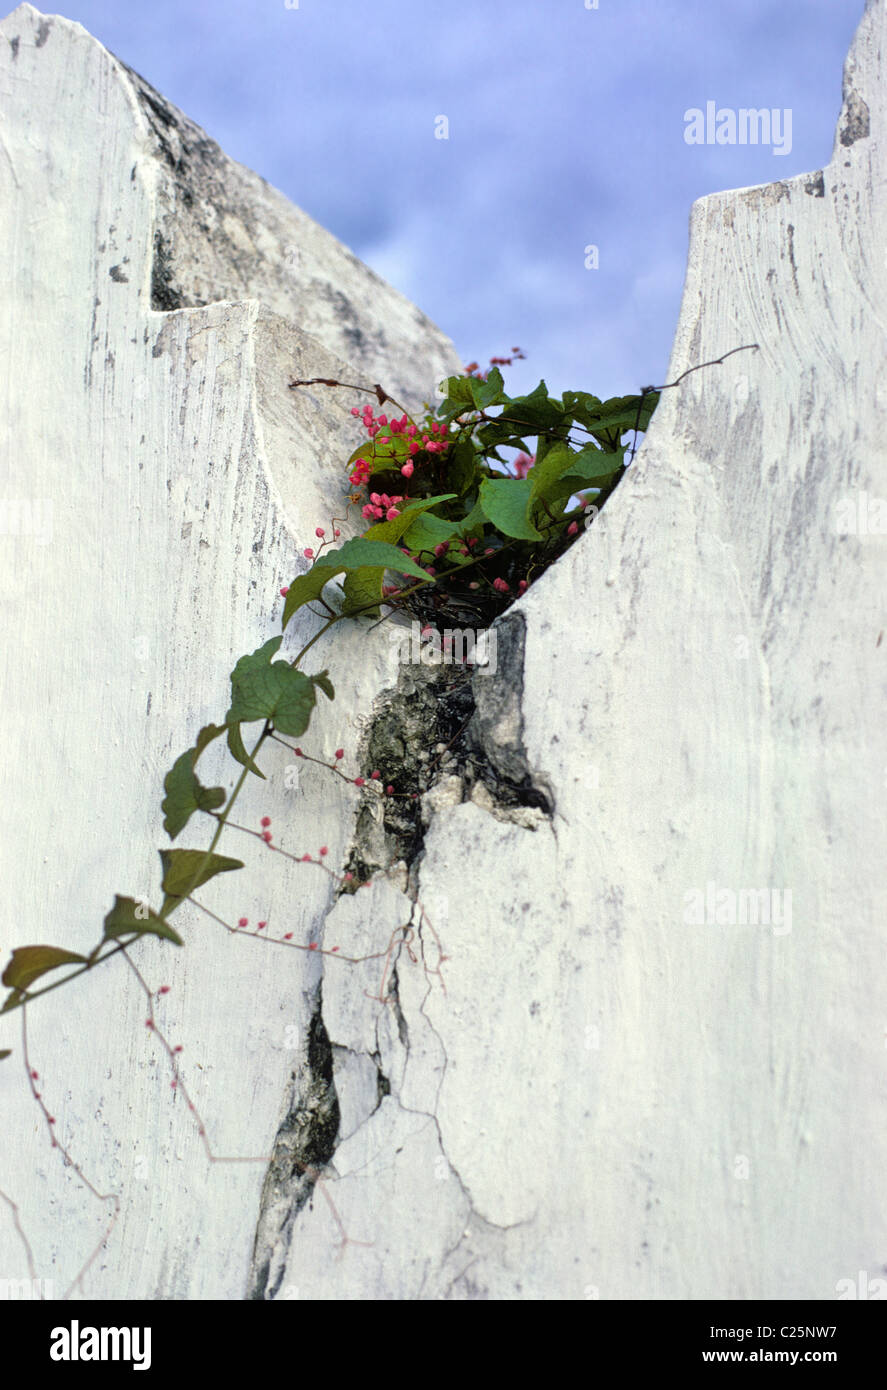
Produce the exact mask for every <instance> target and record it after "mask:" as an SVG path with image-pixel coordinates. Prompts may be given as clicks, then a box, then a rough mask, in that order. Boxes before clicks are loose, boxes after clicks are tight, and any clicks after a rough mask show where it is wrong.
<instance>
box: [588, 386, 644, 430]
mask: <svg viewBox="0 0 887 1390" xmlns="http://www.w3.org/2000/svg"><path fill="white" fill-rule="evenodd" d="M658 401H659V393H658V392H656V391H651V392H650V393H649V395H646V396H644V397H641V396H612V397H611V398H610V400H608V401H604V402H603V404H602V405H600V406H599V407H598V410H597V413H596V414H595V415H593V416H591V418H590V419H589V420H588V421H587V422H583V423H587V425H588V428H589V429H590V430H591V431H592V433H593V434H594V437H595V439H599V438H600V437H601V436H602V435H610V436H613V437H615V438H618V437H621V436H622V435H623V434H625V432H626V431H627V430H633V429H635V428H637V429H639V430H645V429H646V428H647V426H648V425H649V423H650V416H651V415H652V414H653V411H654V410H655V409H656V406H657V404H658Z"/></svg>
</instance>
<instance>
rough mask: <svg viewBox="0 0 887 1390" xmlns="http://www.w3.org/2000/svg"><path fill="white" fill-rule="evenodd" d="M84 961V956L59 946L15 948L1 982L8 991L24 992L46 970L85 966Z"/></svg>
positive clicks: (85, 959)
mask: <svg viewBox="0 0 887 1390" xmlns="http://www.w3.org/2000/svg"><path fill="white" fill-rule="evenodd" d="M86 961H87V958H86V956H81V955H78V953H77V952H76V951H65V950H63V949H62V947H61V946H16V948H15V950H14V951H13V953H12V959H11V960H10V962H9V964H8V965H7V967H6V969H5V970H4V971H3V975H2V982H3V984H4V985H8V986H9V988H10V989H18V990H26V989H28V987H29V986H30V985H32V984H33V983H34V981H35V980H39V978H40V976H41V975H45V974H46V972H47V970H57V969H58V967H59V966H60V965H77V964H80V965H85V964H86Z"/></svg>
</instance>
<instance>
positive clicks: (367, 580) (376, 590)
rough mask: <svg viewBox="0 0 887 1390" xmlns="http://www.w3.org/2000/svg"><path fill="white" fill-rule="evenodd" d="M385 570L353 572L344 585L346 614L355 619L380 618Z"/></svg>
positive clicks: (348, 575)
mask: <svg viewBox="0 0 887 1390" xmlns="http://www.w3.org/2000/svg"><path fill="white" fill-rule="evenodd" d="M384 583H385V571H384V569H369V568H368V569H360V570H352V571H351V573H350V574H346V576H345V582H344V584H343V585H342V587H343V589H344V590H345V612H346V613H351V614H353V615H354V616H355V617H362V618H378V616H379V604H380V603H381V602H382V586H383V584H384Z"/></svg>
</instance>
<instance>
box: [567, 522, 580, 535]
mask: <svg viewBox="0 0 887 1390" xmlns="http://www.w3.org/2000/svg"><path fill="white" fill-rule="evenodd" d="M578 531H579V523H578V522H576V521H571V522H570V524H569V526H568V527H567V535H568V536H575V535H577V534H578Z"/></svg>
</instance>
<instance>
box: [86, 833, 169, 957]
mask: <svg viewBox="0 0 887 1390" xmlns="http://www.w3.org/2000/svg"><path fill="white" fill-rule="evenodd" d="M187 852H188V851H187V850H180V849H169V850H161V851H160V854H161V858H162V856H163V855H164V854H171V855H172V854H187ZM104 926H105V939H106V940H109V941H110V940H113V939H114V938H115V937H118V936H128V935H129V934H130V932H137V933H138V934H139V936H146V935H150V936H162V937H163V938H164V939H165V940H166V941H172V942H173V943H174V944H175V945H176V946H184V944H185V943H184V941H183V940H182V938H181V937H180V936H179V934H178V932H177V931H173V929H172V927H171V926H170V925H169V923H168V922H164V920H163V918H162V917H160V916H159V915H158V914H157V913H156V912H154V910H153V909H152V908H150V907H147V906H146V904H145V903H137V902H136V900H135V898H121V896H120V894H119V893H117V894H115V896H114V906H113V907H112V908H111V911H110V912H109V913H108V915H107V917H106V918H105V923H104Z"/></svg>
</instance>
